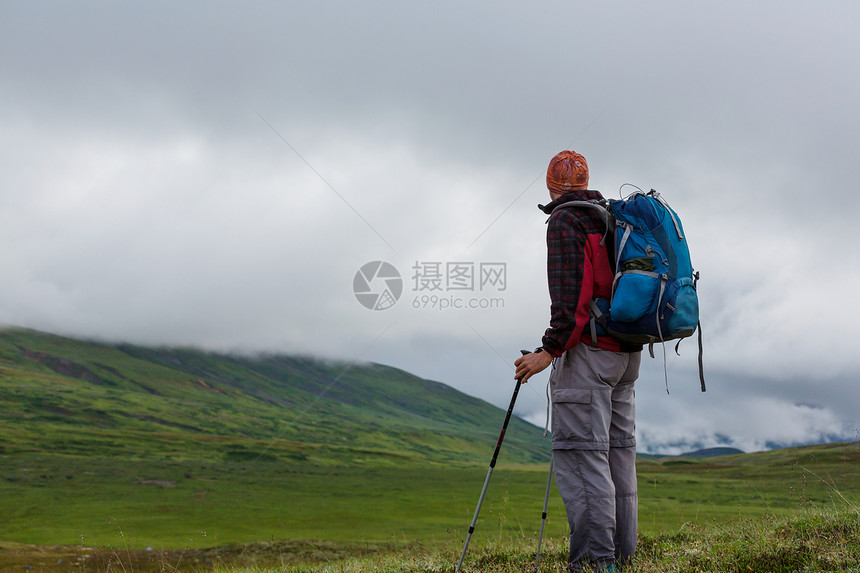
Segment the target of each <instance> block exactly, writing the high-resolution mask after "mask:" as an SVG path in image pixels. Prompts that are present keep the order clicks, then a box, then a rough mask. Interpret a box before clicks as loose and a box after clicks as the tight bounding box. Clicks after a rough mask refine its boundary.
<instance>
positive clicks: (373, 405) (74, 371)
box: [0, 329, 548, 464]
mask: <svg viewBox="0 0 860 573" xmlns="http://www.w3.org/2000/svg"><path fill="white" fill-rule="evenodd" d="M0 392H2V394H3V397H4V399H3V401H2V402H0V454H3V453H5V454H20V453H26V452H42V453H45V452H51V453H55V454H62V455H69V456H103V457H116V456H119V457H123V458H128V459H154V458H161V459H195V460H209V461H215V460H255V459H273V460H276V459H277V460H287V461H289V460H292V461H304V460H310V461H314V462H327V463H337V464H351V463H375V464H380V463H382V464H384V463H405V462H417V461H425V462H438V463H448V462H452V461H464V462H465V461H474V460H476V459H482V458H485V457H486V458H489V454H490V453H491V452H492V447H493V445H494V442H495V438H496V437H497V435H498V431H499V427H500V425H501V421H502V418H503V417H504V412H502V411H501V410H499V409H498V408H496V407H494V406H492V405H490V404H488V403H486V402H484V401H482V400H479V399H477V398H473V397H471V396H468V395H466V394H463V393H462V392H458V391H457V390H454V389H453V388H451V387H449V386H446V385H444V384H441V383H439V382H432V381H428V380H423V379H421V378H418V377H416V376H413V375H411V374H409V373H407V372H404V371H402V370H398V369H396V368H392V367H389V366H383V365H380V364H369V363H366V364H354V363H342V362H341V363H339V362H325V361H321V360H318V359H313V358H309V357H299V356H285V355H267V356H256V357H243V356H231V355H223V354H215V353H209V352H202V351H198V350H192V349H175V348H144V347H140V346H132V345H128V344H118V345H111V344H101V343H94V342H86V341H80V340H73V339H69V338H63V337H59V336H54V335H50V334H44V333H39V332H34V331H30V330H23V329H6V330H2V331H0ZM505 457H506V459H507V460H508V461H511V462H523V463H529V462H537V461H546V460H548V448H546V446H545V444H544V443H542V442H541V431H540V429H538V428H537V427H535V426H533V425H531V424H528V423H526V422H524V421H522V420H520V419H518V418H514V419H512V421H511V426H510V431H509V434H508V438H507V440H506V443H505Z"/></svg>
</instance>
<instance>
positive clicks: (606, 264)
mask: <svg viewBox="0 0 860 573" xmlns="http://www.w3.org/2000/svg"><path fill="white" fill-rule="evenodd" d="M591 199H603V196H602V195H601V194H600V193H599V192H598V191H592V190H573V191H569V192H567V193H565V194H564V195H562V196H561V197H559V198H558V199H556V200H555V201H552V202H551V203H549V204H548V205H542V206H540V207H541V209H542V210H543V211H544V213H546V214H548V215H550V218H549V221H547V230H546V246H547V282H548V283H549V295H550V299H551V300H552V305H551V306H550V314H551V317H550V322H549V328H547V329H546V332H545V333H544V336H543V339H542V346H543V348H544V349H545V350H546V351H547V352H549V353H550V354H552V355H553V356H561V355H562V354H564V353H565V352H566V351H567V350H570V349H571V348H573V347H574V346H576V345H577V344H578V343H580V342H583V343H585V344H588V345H592V344H593V342H592V339H591V334H590V331H589V330H588V329H587V328H586V326H587V325H588V321H589V318H590V316H589V311H590V308H589V304H590V302H591V299H593V298H606V299H608V298H610V296H611V293H612V280H613V277H614V273H613V271H612V264H611V262H610V258H609V251H608V250H607V245H611V244H612V237H611V235H610V236H609V237H607V241H606V243H607V244H605V245H603V246H601V245H600V241H601V239H602V238H603V236H604V233H605V232H606V225H605V223H604V221H603V219H602V218H601V217H600V215H599V214H598V213H597V212H596V211H593V210H591V209H577V208H569V209H559V210H558V211H556V212H555V213H553V209H554V208H555V207H557V206H558V205H560V204H562V203H566V202H567V201H589V200H591ZM610 248H611V247H610ZM597 347H598V348H603V349H606V350H614V351H616V352H634V351H637V350H641V349H642V347H641V346H639V345H631V344H627V343H622V342H620V341H618V340H616V339H614V338H611V337H608V336H599V337H598V338H597Z"/></svg>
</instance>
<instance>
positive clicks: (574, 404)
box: [552, 388, 592, 445]
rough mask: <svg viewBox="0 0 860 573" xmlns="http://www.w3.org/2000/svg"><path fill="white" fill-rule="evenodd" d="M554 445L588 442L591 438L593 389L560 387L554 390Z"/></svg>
mask: <svg viewBox="0 0 860 573" xmlns="http://www.w3.org/2000/svg"><path fill="white" fill-rule="evenodd" d="M552 404H553V407H552V441H553V444H554V445H564V444H569V443H570V442H586V441H590V440H591V439H592V438H591V390H579V389H570V388H560V389H557V390H553V391H552Z"/></svg>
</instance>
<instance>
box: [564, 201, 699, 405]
mask: <svg viewBox="0 0 860 573" xmlns="http://www.w3.org/2000/svg"><path fill="white" fill-rule="evenodd" d="M570 207H584V208H589V209H596V210H597V211H598V212H599V213H600V214H601V216H602V217H603V218H604V220H605V222H606V234H605V235H604V237H603V240H602V241H601V244H604V242H605V240H606V237H607V236H608V235H609V233H613V237H614V250H613V252H612V253H611V255H614V257H611V258H614V264H615V279H614V281H613V284H612V298H611V299H609V300H606V299H594V300H592V301H591V323H590V331H591V335H592V337H593V338H594V339H596V337H597V336H606V335H609V336H612V337H613V338H616V339H617V340H621V341H624V342H630V343H634V344H648V346H649V348H648V349H649V352H650V353H651V357H652V358H653V356H654V343H655V342H660V343H664V342H666V341H667V340H675V339H682V338H687V337H689V336H692V335H693V334H694V333H695V332H696V331H697V330H698V333H699V379H700V381H701V386H702V392H704V391H705V377H704V372H703V366H702V328H701V323H700V321H699V299H698V295H697V293H696V283H697V281H698V279H699V273H698V272H696V271H694V270H693V266H692V264H691V263H690V249H689V247H688V245H687V239H686V236H685V235H684V228H683V226H682V225H681V219H680V218H679V217H678V214H677V213H675V211H673V210H672V208H671V207H669V204H668V203H666V201H665V200H664V199H663V198H662V197H661V196H660V194H659V193H657V192H656V191H655V190H653V189H652V190H651V191H650V192H649V193H644V192H642V191H641V190H640V191H638V192H636V193H633V194H632V195H630V196H628V197H627V198H626V199H622V200H618V199H609V200H605V199H604V200H602V201H568V202H567V203H562V204H561V205H559V206H558V207H556V208H557V209H562V208H570ZM595 341H596V340H595ZM678 344H680V340H678ZM663 352H664V361H665V348H664V351H663ZM675 352H678V345H676V346H675ZM664 365H665V362H664ZM667 389H668V387H667Z"/></svg>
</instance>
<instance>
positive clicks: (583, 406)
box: [514, 150, 642, 571]
mask: <svg viewBox="0 0 860 573" xmlns="http://www.w3.org/2000/svg"><path fill="white" fill-rule="evenodd" d="M588 178H589V173H588V164H587V163H586V161H585V158H584V157H583V156H582V155H580V154H579V153H576V152H574V151H567V150H565V151H562V152H560V153H559V154H557V155H556V156H555V157H553V158H552V160H551V161H550V163H549V167H548V168H547V174H546V184H547V188H548V189H549V193H550V197H551V199H552V201H551V202H550V203H549V204H547V205H545V206H544V205H539V207H540V208H541V210H542V211H543V212H544V213H546V214H548V215H549V216H550V217H549V220H548V221H547V238H546V241H547V279H548V283H549V292H550V299H551V306H550V314H551V317H550V323H549V328H547V330H546V332H545V333H544V335H543V338H542V340H541V346H540V347H538V348H537V349H536V350H535V352H533V353H531V354H527V355H525V356H522V357H520V358H519V359H517V360H516V362H515V363H514V365H515V367H516V374H515V378H517V379H520V378H521V379H522V382H523V383H525V382H527V381H528V379H529V378H530V377H532V376H534V375H535V374H537V373H538V372H541V371H542V370H544V369H545V368H547V367H548V366H549V365H550V364H551V363H552V364H553V369H552V371H551V374H550V377H549V384H550V389H551V395H552V450H553V467H554V472H555V481H556V484H557V486H558V489H559V492H560V493H561V497H562V500H563V501H564V506H565V511H566V513H567V518H568V522H569V525H570V557H569V561H568V566H567V567H568V571H616V570H617V569H616V564H617V567H618V568H619V569H620V568H622V567H626V566H627V565H629V563H630V560H631V558H632V557H633V553H634V551H635V550H636V533H637V503H638V502H637V491H636V437H635V434H634V427H635V419H634V418H635V405H634V389H633V386H634V382H635V381H636V378H637V377H638V375H639V364H640V360H641V350H642V346H641V345H630V344H627V343H622V342H620V341H618V340H615V339H613V338H611V337H608V336H592V334H591V332H590V328H589V318H590V317H589V309H590V302H591V300H592V299H596V298H609V297H610V293H611V289H612V281H613V270H612V263H611V256H612V255H611V253H612V247H611V243H612V234H611V233H610V234H609V235H608V236H607V239H606V241H605V242H604V244H603V245H601V240H602V239H603V238H604V235H605V232H606V223H605V221H604V219H603V218H602V217H601V215H600V214H599V212H598V211H597V210H594V209H588V208H583V207H568V208H563V209H558V210H556V207H558V206H559V205H562V204H564V203H566V202H568V201H589V200H593V199H602V196H601V194H600V193H599V192H598V191H594V190H589V189H588Z"/></svg>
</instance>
